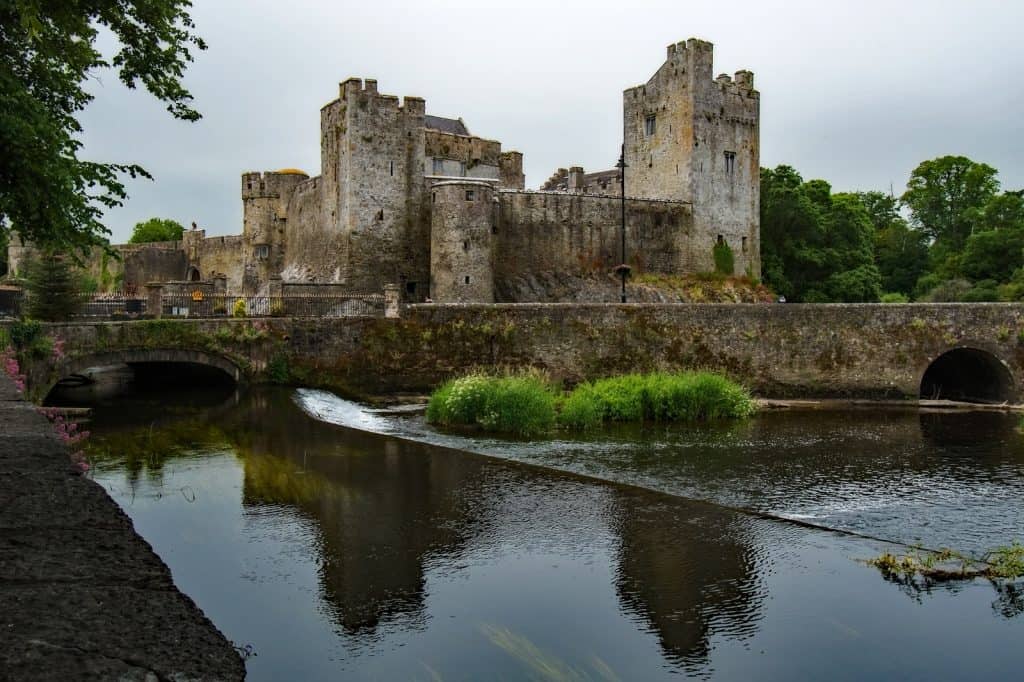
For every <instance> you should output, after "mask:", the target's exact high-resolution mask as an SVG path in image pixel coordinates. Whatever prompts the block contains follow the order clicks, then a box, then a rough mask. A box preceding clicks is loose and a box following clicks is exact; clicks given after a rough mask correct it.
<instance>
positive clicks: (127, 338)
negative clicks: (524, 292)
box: [29, 303, 1024, 399]
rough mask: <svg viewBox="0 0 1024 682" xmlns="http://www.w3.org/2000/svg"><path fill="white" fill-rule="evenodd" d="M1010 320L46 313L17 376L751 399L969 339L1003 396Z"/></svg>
mask: <svg viewBox="0 0 1024 682" xmlns="http://www.w3.org/2000/svg"><path fill="white" fill-rule="evenodd" d="M257 327H262V328H263V329H262V330H259V329H257ZM254 329H257V331H255V332H254V331H253V330H254ZM1021 330H1024V305H1020V304H997V303H994V304H930V305H878V304H874V305H873V304H829V305H733V304H729V305H610V304H606V305H596V304H589V305H580V304H525V305H478V304H466V305H457V304H452V305H420V306H412V307H410V308H408V309H406V310H405V311H404V313H403V316H402V317H401V318H400V319H383V318H347V319H331V320H313V319H293V320H289V319H281V318H276V319H268V320H259V321H253V320H237V321H236V320H223V321H214V320H207V321H202V320H195V321H186V320H181V321H168V320H154V321H149V322H123V323H98V324H68V325H52V326H49V327H48V331H49V333H51V334H53V335H56V336H59V337H61V338H62V339H64V341H65V350H66V353H67V357H66V358H65V359H64V360H62V361H61V362H60V364H59V365H54V364H52V360H51V359H42V360H34V361H33V362H32V363H31V365H30V367H29V370H30V372H29V379H30V384H31V387H32V390H33V391H34V392H35V395H36V396H37V397H41V395H40V394H42V395H45V393H46V391H47V390H48V389H49V386H51V385H52V384H53V383H54V382H56V381H57V380H58V379H59V378H60V377H62V376H67V375H68V374H70V373H72V372H75V371H80V370H81V369H84V368H85V367H89V366H92V365H94V364H96V363H97V362H99V361H102V362H111V361H116V359H117V355H118V354H119V353H145V352H156V351H161V350H165V349H166V350H174V351H175V352H177V355H174V356H171V355H154V356H152V358H151V359H160V358H163V359H165V360H173V359H174V358H178V360H189V361H200V362H202V361H203V360H202V358H203V357H211V356H215V357H217V358H220V359H219V360H217V363H218V364H215V366H221V367H222V368H223V367H228V370H226V371H229V373H236V375H237V376H240V377H242V378H243V379H244V380H254V381H259V380H261V379H262V378H263V377H264V376H265V375H264V373H265V371H266V367H267V365H268V363H270V362H271V361H272V360H274V359H275V358H277V359H279V360H283V361H285V362H286V363H287V365H288V367H290V368H291V370H292V372H293V377H294V380H295V381H297V382H299V383H303V384H318V385H325V386H330V387H333V388H336V389H339V390H341V391H342V392H349V393H357V394H374V393H385V392H389V391H429V390H431V389H432V388H434V387H435V386H436V385H437V384H438V383H439V382H441V381H443V380H444V379H445V378H447V377H449V376H451V375H453V374H456V373H459V372H465V371H466V370H468V369H471V368H473V367H479V366H494V365H511V366H533V367H540V368H543V369H546V370H548V371H549V372H551V374H552V376H554V377H555V378H558V379H561V380H564V381H566V382H567V383H573V382H578V381H581V380H586V379H593V378H597V377H602V376H609V375H613V374H617V373H622V372H631V371H638V370H645V369H655V368H667V369H681V368H710V369H717V370H722V371H725V372H727V373H729V374H731V375H732V376H734V377H735V378H737V379H739V380H741V381H742V382H743V383H745V384H747V385H748V386H750V387H751V388H752V389H754V390H755V391H756V392H757V393H758V394H760V395H763V396H781V397H785V396H790V397H804V396H811V397H828V396H848V397H883V396H890V397H899V396H909V397H917V396H918V395H919V391H920V388H921V382H922V377H923V376H924V374H925V371H926V369H927V368H928V367H929V366H930V365H931V364H932V363H933V362H934V361H935V360H936V359H937V358H939V357H940V356H942V355H943V354H944V353H947V352H948V351H951V350H954V349H963V348H971V349H977V350H978V351H982V352H983V353H984V354H986V355H987V356H988V357H990V358H992V362H993V363H995V364H996V365H998V367H997V369H998V371H1000V372H1004V373H1005V375H1006V377H1007V381H1008V384H1007V386H1006V392H1007V398H1014V399H1015V398H1017V397H1019V395H1020V382H1021V380H1022V377H1024V345H1022V344H1021V341H1020V336H1019V334H1020V332H1021ZM182 353H185V354H184V355H183V354H182ZM146 357H149V356H146V355H125V358H126V359H128V360H132V359H133V358H134V360H136V361H145V359H146ZM224 363H227V364H226V365H225V364H224ZM210 364H214V363H213V362H212V361H211V363H210ZM231 368H237V372H236V371H235V370H232V369H231Z"/></svg>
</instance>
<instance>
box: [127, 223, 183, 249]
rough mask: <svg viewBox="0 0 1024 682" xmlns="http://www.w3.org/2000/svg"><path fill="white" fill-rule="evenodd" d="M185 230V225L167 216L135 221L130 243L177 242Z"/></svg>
mask: <svg viewBox="0 0 1024 682" xmlns="http://www.w3.org/2000/svg"><path fill="white" fill-rule="evenodd" d="M184 232H185V228H184V226H183V225H182V224H181V223H179V222H177V221H175V220H169V219H167V218H150V219H149V220H147V221H145V222H142V223H135V229H134V230H132V238H131V239H129V240H128V243H129V244H146V243H149V242H176V241H178V240H180V239H181V235H182V234H183V233H184Z"/></svg>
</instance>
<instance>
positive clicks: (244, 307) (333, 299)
mask: <svg viewBox="0 0 1024 682" xmlns="http://www.w3.org/2000/svg"><path fill="white" fill-rule="evenodd" d="M162 306H163V310H162V316H163V317H189V318H211V317H212V318H216V317H237V316H244V317H383V316H384V307H385V306H384V296H383V295H382V294H364V295H358V294H350V295H336V294H315V295H305V296H233V295H224V294H213V295H206V296H202V297H196V296H194V295H188V294H184V295H166V294H165V295H163V296H162Z"/></svg>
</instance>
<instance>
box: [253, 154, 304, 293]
mask: <svg viewBox="0 0 1024 682" xmlns="http://www.w3.org/2000/svg"><path fill="white" fill-rule="evenodd" d="M308 181H309V176H307V175H306V174H305V173H303V172H301V171H297V170H285V171H278V172H267V173H245V174H243V175H242V206H243V217H242V239H243V246H242V259H243V262H244V271H243V275H242V289H241V291H242V292H243V293H246V294H255V293H257V292H258V291H259V290H260V289H261V288H262V287H264V286H265V285H266V283H267V282H268V281H269V279H270V278H271V277H276V276H278V275H280V273H281V271H282V270H283V269H284V261H285V232H286V225H287V222H288V204H289V202H290V200H291V196H292V194H293V193H294V192H295V189H296V188H297V187H299V186H300V185H302V184H303V183H304V182H308Z"/></svg>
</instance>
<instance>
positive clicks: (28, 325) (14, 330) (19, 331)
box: [10, 318, 43, 350]
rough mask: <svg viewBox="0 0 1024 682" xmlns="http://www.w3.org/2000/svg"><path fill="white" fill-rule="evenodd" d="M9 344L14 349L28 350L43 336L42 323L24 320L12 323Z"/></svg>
mask: <svg viewBox="0 0 1024 682" xmlns="http://www.w3.org/2000/svg"><path fill="white" fill-rule="evenodd" d="M10 334H11V342H12V343H14V347H15V348H17V349H19V350H23V349H26V348H29V347H30V346H31V345H32V344H33V343H34V342H35V341H36V339H38V338H39V337H40V336H42V334H43V323H42V322H40V321H39V320H32V319H29V318H25V319H23V320H18V321H16V322H14V323H13V324H12V325H11V327H10Z"/></svg>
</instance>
